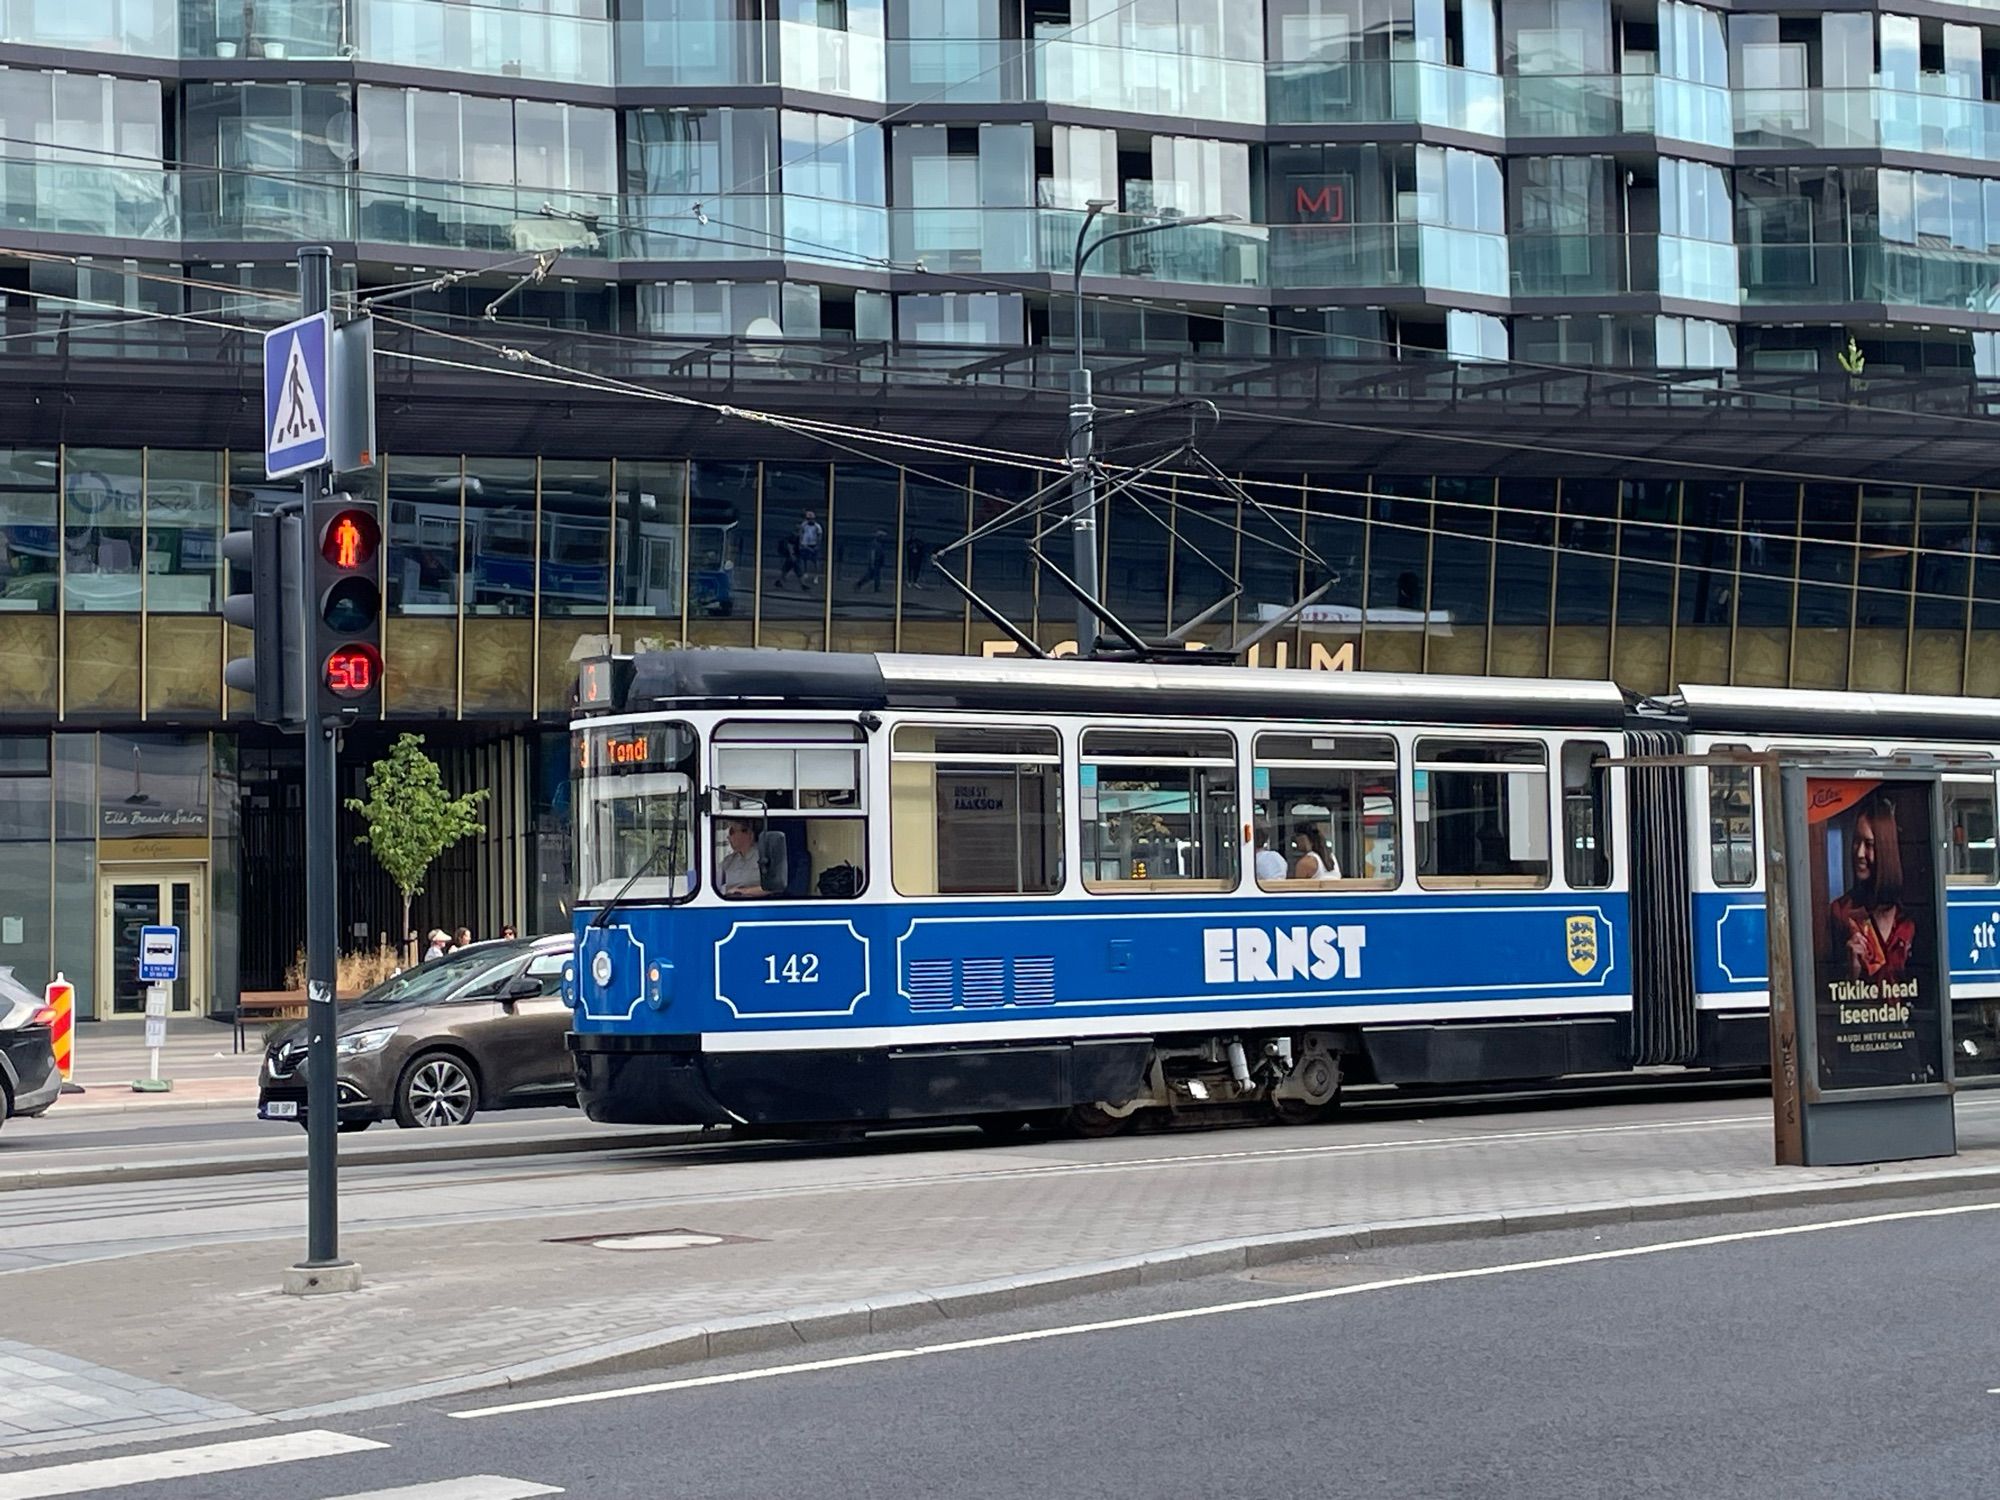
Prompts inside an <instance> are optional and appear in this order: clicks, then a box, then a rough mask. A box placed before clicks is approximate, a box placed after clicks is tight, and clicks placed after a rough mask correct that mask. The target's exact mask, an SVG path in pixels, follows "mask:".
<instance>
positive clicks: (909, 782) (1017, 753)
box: [889, 724, 1063, 896]
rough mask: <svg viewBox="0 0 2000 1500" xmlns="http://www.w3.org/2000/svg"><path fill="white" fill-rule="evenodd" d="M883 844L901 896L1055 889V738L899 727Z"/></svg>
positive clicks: (978, 728) (1058, 885)
mask: <svg viewBox="0 0 2000 1500" xmlns="http://www.w3.org/2000/svg"><path fill="white" fill-rule="evenodd" d="M889 756H890V758H889V846H890V859H891V868H892V873H893V875H894V877H895V882H896V889H897V890H898V891H900V892H901V893H902V894H903V895H905V896H1014V895H1023V896H1025V895H1042V894H1046V893H1048V892H1050V891H1058V890H1061V889H1062V883H1063V850H1062V740H1061V738H1060V737H1059V736H1058V735H1057V734H1056V732H1055V731H1054V730H1053V729H1023V728H1014V727H1011V726H1003V725H997V724H996V725H984V724H971V725H946V724H898V725H897V726H896V728H895V732H894V733H893V735H892V736H891V738H890V750H889Z"/></svg>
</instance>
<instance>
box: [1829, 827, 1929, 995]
mask: <svg viewBox="0 0 2000 1500" xmlns="http://www.w3.org/2000/svg"><path fill="white" fill-rule="evenodd" d="M1849 837H1850V850H1849V869H1850V872H1851V880H1850V883H1849V885H1848V887H1847V891H1846V894H1844V895H1842V896H1841V897H1839V898H1838V899H1837V900H1835V901H1834V902H1833V903H1832V905H1831V907H1830V908H1829V910H1828V917H1829V920H1830V921H1831V924H1832V927H1831V931H1830V932H1829V934H1828V943H1827V948H1828V951H1830V952H1833V953H1841V954H1845V956H1846V959H1847V977H1848V978H1849V979H1881V980H1900V979H1902V978H1903V977H1904V974H1905V972H1906V971H1907V970H1908V969H1909V966H1910V953H1911V950H1912V948H1913V947H1914V945H1915V943H1916V941H1917V924H1916V920H1915V918H1913V917H1911V916H1910V915H1909V913H1908V912H1906V911H1905V910H1904V909H1903V851H1902V846H1901V843H1900V841H1899V839H1898V836H1897V829H1896V804H1895V803H1894V802H1893V801H1891V800H1890V799H1889V797H1888V796H1887V795H1886V794H1883V793H1876V794H1875V795H1873V796H1870V797H1869V798H1868V799H1867V800H1865V801H1864V802H1862V803H1861V805H1860V810H1859V811H1858V812H1857V813H1856V815H1855V818H1854V823H1853V827H1852V830H1851V832H1850V836H1849Z"/></svg>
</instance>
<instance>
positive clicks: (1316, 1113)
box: [1271, 1099, 1339, 1125]
mask: <svg viewBox="0 0 2000 1500" xmlns="http://www.w3.org/2000/svg"><path fill="white" fill-rule="evenodd" d="M1337 1108H1339V1105H1338V1104H1337V1103H1336V1102H1335V1101H1334V1100H1331V1099H1329V1100H1327V1101H1326V1102H1325V1103H1323V1104H1315V1103H1313V1102H1312V1100H1310V1099H1273V1100H1272V1101H1271V1115H1272V1118H1274V1119H1275V1120H1277V1122H1278V1123H1279V1124H1280V1125H1318V1124H1321V1123H1323V1122H1325V1121H1327V1120H1330V1119H1332V1118H1333V1113H1334V1111H1335V1110H1336V1109H1337Z"/></svg>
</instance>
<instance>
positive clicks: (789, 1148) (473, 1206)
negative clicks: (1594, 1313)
mask: <svg viewBox="0 0 2000 1500" xmlns="http://www.w3.org/2000/svg"><path fill="white" fill-rule="evenodd" d="M1736 1087H1737V1092H1739V1093H1741V1092H1743V1091H1742V1090H1741V1088H1740V1086H1736ZM1607 1092H1609V1093H1612V1094H1615V1095H1616V1096H1617V1097H1615V1098H1612V1099H1607V1098H1606V1097H1605V1095H1606V1093H1607ZM1714 1092H1715V1091H1714V1089H1713V1088H1710V1089H1705V1090H1689V1089H1687V1088H1684V1087H1683V1088H1676V1089H1669V1090H1661V1089H1658V1088H1656V1087H1648V1088H1645V1089H1642V1090H1633V1089H1630V1088H1620V1089H1616V1090H1611V1091H1597V1092H1596V1094H1595V1095H1594V1096H1593V1097H1582V1098H1579V1097H1578V1096H1579V1094H1587V1093H1588V1091H1579V1090H1569V1089H1566V1090H1564V1091H1563V1093H1564V1096H1565V1098H1566V1099H1569V1100H1571V1101H1572V1102H1574V1103H1576V1104H1578V1105H1579V1106H1580V1105H1582V1104H1585V1103H1591V1102H1595V1103H1598V1104H1600V1105H1601V1104H1605V1103H1616V1104H1623V1105H1634V1106H1636V1105H1637V1104H1638V1103H1639V1102H1640V1101H1639V1100H1638V1099H1637V1098H1635V1097H1634V1096H1635V1094H1643V1095H1644V1096H1645V1097H1646V1100H1647V1101H1648V1102H1650V1103H1652V1104H1653V1105H1656V1106H1657V1105H1659V1104H1661V1103H1667V1104H1673V1103H1679V1102H1693V1100H1694V1099H1695V1098H1698V1097H1701V1096H1703V1095H1707V1096H1709V1097H1712V1096H1713V1094H1714ZM1493 1102H1494V1101H1492V1100H1491V1099H1488V1098H1473V1099H1469V1100H1465V1101H1460V1102H1448V1101H1443V1100H1427V1101H1424V1103H1425V1106H1426V1107H1425V1108H1424V1109H1422V1110H1421V1111H1414V1112H1412V1111H1410V1110H1408V1109H1407V1108H1406V1106H1407V1104H1408V1101H1394V1103H1393V1106H1392V1105H1391V1101H1389V1100H1387V1099H1381V1100H1377V1101H1372V1102H1364V1101H1360V1100H1357V1101H1356V1106H1357V1107H1356V1108H1355V1109H1354V1110H1352V1111H1351V1112H1348V1113H1346V1114H1344V1115H1343V1116H1342V1117H1341V1118H1342V1119H1344V1120H1345V1121H1347V1122H1348V1123H1349V1124H1351V1125H1355V1126H1359V1127H1361V1128H1360V1129H1358V1130H1339V1129H1335V1128H1330V1127H1327V1126H1319V1127H1307V1128H1303V1129H1289V1130H1285V1131H1284V1139H1283V1140H1282V1142H1280V1141H1278V1140H1271V1139H1269V1138H1268V1137H1265V1138H1264V1141H1268V1144H1266V1143H1264V1142H1263V1141H1260V1139H1259V1136H1258V1135H1256V1134H1252V1133H1249V1132H1244V1133H1242V1134H1240V1135H1238V1134H1237V1133H1235V1132H1231V1133H1230V1136H1227V1137H1225V1136H1223V1135H1221V1134H1220V1133H1218V1132H1194V1133H1190V1132H1185V1131H1161V1132H1155V1133H1152V1134H1150V1135H1135V1136H1128V1137H1124V1138H1121V1139H1119V1140H1116V1141H1110V1142H1106V1141H1062V1140H1056V1139H1051V1138H1048V1137H1043V1138H1041V1139H1040V1140H1038V1141H1032V1142H1031V1141H1030V1140H1028V1139H1027V1138H1025V1137H1024V1138H1023V1141H1022V1144H1021V1145H1020V1146H1018V1147H1011V1146H996V1145H994V1144H993V1143H991V1142H987V1141H983V1140H980V1139H979V1138H978V1137H975V1136H973V1135H971V1134H970V1133H969V1132H968V1131H965V1130H962V1129H940V1128H931V1129H927V1130H922V1131H905V1132H888V1133H879V1134H876V1135H872V1136H869V1137H867V1138H865V1139H863V1140H861V1141H858V1142H826V1141H805V1142H800V1141H742V1140H732V1139H719V1140H718V1139H711V1140H707V1141H702V1140H691V1141H685V1142H682V1143H680V1144H677V1145H672V1146H649V1147H639V1148H632V1149H628V1150H625V1151H620V1152H610V1153H607V1152H596V1153H591V1154H589V1155H588V1156H586V1157H571V1158H560V1157H548V1156H542V1157H538V1158H520V1159H516V1160H514V1161H511V1162H505V1163H499V1162H495V1163H491V1164H489V1165H486V1166H484V1167H483V1169H481V1170H477V1171H473V1172H458V1171H454V1170H453V1168H454V1166H455V1165H456V1163H454V1162H453V1161H452V1160H450V1159H434V1160H431V1161H427V1162H422V1163H412V1164H404V1165H395V1166H390V1165H380V1166H373V1167H370V1166H360V1165H358V1164H349V1167H350V1169H349V1171H348V1172H347V1173H346V1174H345V1180H344V1183H343V1190H342V1197H343V1200H344V1202H345V1204H346V1205H347V1207H346V1211H345V1212H344V1214H343V1217H344V1219H345V1220H346V1226H347V1228H348V1231H349V1232H350V1233H351V1234H373V1233H395V1232H398V1231H404V1230H419V1229H430V1228H439V1227H464V1228H470V1227H474V1226H478V1225H481V1224H488V1223H493V1222H495V1221H501V1220H549V1221H557V1220H563V1219H580V1218H584V1217H589V1216H602V1215H604V1214H606V1213H609V1212H617V1213H620V1214H642V1215H643V1214H647V1213H660V1212H673V1213H675V1214H677V1215H685V1216H691V1217H697V1218H698V1217H699V1215H698V1214H697V1213H695V1210H697V1209H698V1208H699V1207H700V1206H703V1205H726V1204H742V1203H745V1202H754V1201H759V1200H784V1199H806V1198H812V1197H822V1196H825V1195H828V1194H836V1195H842V1196H845V1195H851V1194H855V1193H894V1192H901V1191H910V1190H923V1189H932V1188H945V1187H951V1186H956V1185H964V1184H967V1183H972V1182H980V1181H984V1182H1011V1183H1020V1182H1034V1181H1038V1180H1046V1181H1055V1180H1059V1179H1065V1178H1072V1177H1077V1176H1088V1175H1098V1176H1104V1177H1107V1178H1117V1177H1125V1176H1136V1175H1140V1174H1153V1173H1162V1172H1168V1173H1175V1172H1205V1171H1232V1170H1234V1171H1241V1170H1257V1169H1270V1168H1279V1169H1282V1168H1283V1167H1285V1166H1287V1165H1288V1164H1293V1163H1297V1164H1301V1165H1303V1164H1305V1163H1309V1162H1313V1161H1328V1160H1338V1159H1343V1158H1353V1159H1357V1160H1360V1159H1371V1158H1372V1159H1381V1158H1385V1157H1395V1156H1408V1157H1412V1158H1417V1157H1421V1156H1422V1155H1423V1154H1425V1153H1427V1152H1448V1153H1464V1152H1472V1153H1481V1152H1484V1151H1488V1150H1493V1151H1510V1150H1517V1149H1521V1148H1527V1147H1532V1146H1534V1145H1536V1144H1548V1143H1552V1142H1565V1141H1568V1142H1575V1143H1576V1144H1577V1145H1578V1146H1579V1147H1586V1148H1587V1147H1588V1146H1590V1145H1592V1144H1597V1145H1602V1146H1605V1147H1607V1148H1615V1146H1616V1143H1617V1142H1618V1141H1620V1140H1621V1139H1624V1140H1631V1139H1634V1138H1636V1137H1641V1136H1644V1135H1659V1134H1676V1135H1681V1134H1690V1133H1700V1132H1726V1133H1732V1134H1733V1133H1735V1132H1740V1131H1749V1130H1755V1129H1760V1128H1768V1122H1767V1120H1766V1118H1765V1116H1764V1113H1763V1112H1762V1111H1761V1110H1758V1109H1755V1108H1737V1109H1731V1108H1724V1109H1719V1110H1717V1111H1714V1112H1704V1113H1701V1114H1697V1115H1693V1116H1692V1117H1686V1118H1678V1119H1677V1118H1673V1117H1671V1116H1668V1117H1665V1118H1655V1119H1647V1120H1632V1119H1630V1118H1620V1119H1616V1120H1610V1121H1599V1122H1582V1121H1577V1122H1573V1123H1557V1122H1555V1121H1550V1122H1548V1123H1546V1124H1540V1125H1532V1126H1529V1127H1528V1128H1508V1126H1507V1123H1506V1121H1505V1120H1504V1119H1492V1127H1491V1128H1480V1124H1479V1123H1477V1122H1479V1121H1483V1120H1487V1119H1489V1118H1491V1117H1494V1116H1500V1115H1503V1114H1511V1115H1512V1116H1513V1117H1514V1118H1516V1119H1518V1117H1519V1114H1520V1111H1519V1110H1514V1111H1500V1110H1495V1109H1493V1108H1492V1104H1493ZM1475 1106H1478V1107H1479V1108H1478V1110H1477V1111H1476V1113H1475V1109H1474V1107H1475ZM1961 1108H1963V1109H1966V1110H1967V1111H1969V1112H1973V1113H1976V1114H1977V1115H1979V1116H1983V1117H1991V1116H1992V1115H1993V1114H1995V1113H1996V1112H2000V1097H1994V1098H1982V1097H1975V1098H1972V1099H1969V1100H1965V1101H1962V1102H1961ZM1622 1113H1623V1112H1622V1111H1621V1114H1622ZM1315 1137H1318V1138H1317V1139H1315ZM1189 1148H1198V1149H1189ZM731 1169H742V1170H734V1171H732V1170H731ZM1410 1170H1415V1171H1421V1170H1422V1168H1421V1167H1414V1166H1413V1167H1412V1168H1411V1169H1410ZM204 1181H205V1180H203V1179H182V1180H178V1181H173V1182H159V1183H153V1184H131V1185H129V1186H117V1185H105V1186H97V1187H91V1188H80V1189H75V1190H70V1191H64V1192H60V1193H56V1194H49V1195H43V1194H33V1195H19V1196H18V1197H17V1198H16V1199H15V1200H14V1201H12V1202H8V1201H7V1200H6V1199H0V1275H5V1274H7V1273H8V1272H9V1271H19V1270H31V1269H37V1268H40V1267H43V1266H47V1265H50V1264H59V1263H75V1262H82V1261H98V1260H109V1259H119V1258H123V1257H126V1256H131V1255H136V1254H143V1253H149V1252H152V1251H157V1250H160V1249H166V1248H190V1247H202V1246H217V1245H223V1244H229V1243H240V1242H251V1241H264V1240H277V1239H285V1238H289V1237H292V1236H295V1235H297V1234H298V1233H299V1232H300V1229H301V1226H302V1224H303V1215H304V1200H303V1196H302V1194H301V1193H300V1192H299V1189H298V1184H297V1182H296V1181H295V1180H292V1179H290V1178H288V1177H281V1176H279V1175H277V1174H271V1175H269V1176H267V1177H265V1178H264V1179H263V1180H262V1181H259V1182H256V1183H255V1184H254V1185H248V1184H241V1183H239V1185H237V1186H234V1187H232V1188H231V1189H230V1190H228V1191H226V1192H225V1193H224V1194H223V1195H222V1196H219V1197H218V1196H214V1195H213V1194H212V1193H210V1192H205V1191H204V1187H203V1182H204ZM206 1181H207V1182H208V1183H209V1185H210V1186H211V1187H212V1186H213V1180H212V1179H208V1180H206ZM218 1218H220V1219H221V1220H223V1221H224V1222H217V1220H218ZM10 1263H11V1264H10Z"/></svg>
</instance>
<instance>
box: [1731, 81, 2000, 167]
mask: <svg viewBox="0 0 2000 1500" xmlns="http://www.w3.org/2000/svg"><path fill="white" fill-rule="evenodd" d="M1735 113H1736V144H1737V146H1738V147H1742V148H1756V147H1771V148H1777V149H1785V150H1796V149H1798V148H1801V147H1807V148H1815V149H1825V150H1842V149H1853V148H1864V147H1882V148H1885V149H1888V150H1894V151H1923V152H1928V153H1930V154H1932V155H1935V156H1959V157H1964V158H1966V159H1968V160H1973V161H1992V160H1995V159H1996V153H2000V103H1994V102H1992V101H1989V100H1985V99H1964V98H1955V97H1952V96H1949V95H1944V94H1925V93H1914V94H1913V93H1907V92H1903V91H1901V90H1897V89H1738V90H1737V91H1736V95H1735Z"/></svg>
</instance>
